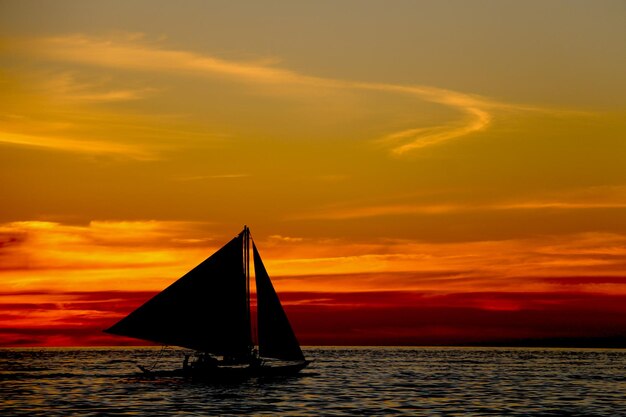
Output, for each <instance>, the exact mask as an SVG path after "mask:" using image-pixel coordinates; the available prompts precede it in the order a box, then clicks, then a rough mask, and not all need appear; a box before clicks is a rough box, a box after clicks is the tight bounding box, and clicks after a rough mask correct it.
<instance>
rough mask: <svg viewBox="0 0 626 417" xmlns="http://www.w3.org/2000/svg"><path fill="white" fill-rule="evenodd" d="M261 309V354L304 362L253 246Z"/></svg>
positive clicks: (259, 313) (258, 308)
mask: <svg viewBox="0 0 626 417" xmlns="http://www.w3.org/2000/svg"><path fill="white" fill-rule="evenodd" d="M252 248H253V251H254V273H255V275H256V293H257V310H258V317H257V319H258V329H259V330H258V332H259V354H260V355H261V356H263V357H267V358H276V359H283V360H294V361H295V360H304V355H303V354H302V350H301V349H300V345H299V344H298V340H297V339H296V335H295V334H294V333H293V330H292V329H291V325H290V324H289V320H288V319H287V315H286V314H285V310H283V306H282V305H281V304H280V300H279V299H278V295H276V291H275V290H274V286H273V285H272V282H271V281H270V277H269V275H268V274H267V271H266V270H265V266H263V261H261V257H260V256H259V252H258V251H257V249H256V245H255V244H254V243H253V244H252Z"/></svg>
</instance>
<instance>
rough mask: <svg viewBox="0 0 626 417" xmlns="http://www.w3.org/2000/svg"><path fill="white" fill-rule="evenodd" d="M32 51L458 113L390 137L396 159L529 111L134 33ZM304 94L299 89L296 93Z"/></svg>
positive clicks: (51, 42) (48, 41)
mask: <svg viewBox="0 0 626 417" xmlns="http://www.w3.org/2000/svg"><path fill="white" fill-rule="evenodd" d="M22 44H24V45H25V46H28V48H23V50H28V51H29V53H37V54H39V55H41V56H45V57H47V58H49V59H54V60H62V61H69V62H76V63H82V64H90V65H97V66H104V67H109V68H121V69H129V70H140V71H161V72H172V73H176V74H195V75H198V76H210V77H226V78H228V79H231V80H233V81H239V82H248V83H253V84H261V85H269V86H273V88H280V89H282V90H284V88H285V86H291V88H292V89H293V88H294V87H301V88H306V89H307V94H313V93H315V92H316V91H317V90H318V89H320V88H322V89H331V90H333V89H334V90H337V89H340V90H341V89H344V90H346V89H347V90H368V91H378V92H387V93H392V94H404V95H410V96H413V97H416V98H418V99H420V100H424V101H427V102H431V103H436V104H441V105H444V106H447V107H450V108H453V109H456V110H458V111H459V112H460V113H462V114H463V115H464V117H463V118H462V119H460V120H456V121H452V122H450V123H448V124H445V125H443V126H435V127H427V128H423V127H419V128H410V129H404V130H401V131H398V132H392V133H389V134H388V135H386V136H384V137H383V138H380V139H379V140H378V142H379V143H385V144H388V145H389V146H390V147H391V149H392V152H393V153H395V154H398V155H401V154H405V153H407V152H410V151H414V150H416V149H420V148H425V147H429V146H434V145H439V144H442V143H445V142H447V141H450V140H452V139H456V138H460V137H463V136H466V135H469V134H471V133H476V132H479V131H482V130H485V129H486V128H487V127H488V126H489V125H490V123H491V122H492V120H493V118H494V113H495V112H496V111H499V110H507V109H508V110H510V109H517V110H523V109H527V108H525V107H522V106H516V105H513V104H510V103H501V102H498V101H495V100H491V99H488V98H485V97H480V96H476V95H470V94H465V93H461V92H457V91H452V90H447V89H442V88H435V87H430V86H411V85H395V84H384V83H367V82H354V81H349V80H340V79H332V78H323V77H315V76H309V75H305V74H301V73H298V72H295V71H291V70H288V69H283V68H279V67H275V66H271V65H268V64H267V62H237V61H229V60H225V59H221V58H217V57H214V56H211V55H207V54H200V53H195V52H190V51H181V50H174V49H166V48H162V47H161V46H160V45H159V44H155V43H149V42H147V41H145V40H144V39H143V37H142V36H137V35H136V34H132V35H127V36H117V37H116V38H113V39H112V38H109V39H105V38H95V37H90V36H85V35H67V36H55V37H48V38H37V39H30V40H22ZM298 91H300V90H298ZM136 93H137V92H135V93H133V92H131V91H117V92H109V96H107V95H106V94H104V95H102V96H101V99H106V98H107V97H108V98H109V99H113V98H115V97H118V98H120V99H122V98H125V97H126V98H131V97H133V94H136Z"/></svg>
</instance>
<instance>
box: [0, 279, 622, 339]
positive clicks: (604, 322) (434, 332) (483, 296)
mask: <svg viewBox="0 0 626 417" xmlns="http://www.w3.org/2000/svg"><path fill="white" fill-rule="evenodd" d="M152 295H154V293H152V292H122V291H103V292H68V293H62V294H60V293H54V294H48V295H47V296H48V297H50V298H53V299H54V302H49V303H44V304H40V303H39V302H38V300H40V299H41V297H42V296H46V293H34V292H31V293H20V294H17V293H13V294H11V296H12V297H13V298H15V299H16V300H19V301H18V302H14V303H5V304H3V305H0V323H4V325H3V326H2V327H0V345H4V346H53V345H142V344H146V343H145V342H142V341H140V340H132V339H125V338H120V337H115V336H109V335H106V334H104V333H102V329H104V328H106V327H108V326H110V325H111V324H113V323H114V322H116V321H117V320H118V319H119V318H121V317H123V316H124V315H125V314H127V313H128V312H130V311H132V310H133V309H134V308H136V307H138V306H139V305H141V304H142V303H143V302H144V301H146V300H147V299H149V298H150V297H151V296H152ZM8 297H9V294H3V298H4V299H7V298H8ZM29 297H36V300H35V301H33V302H29V301H28V298H29ZM281 300H282V301H283V304H284V305H285V310H286V311H287V314H288V315H289V317H290V319H291V322H292V325H293V327H294V330H295V332H296V334H297V335H298V338H299V339H300V342H301V343H302V344H304V345H445V344H480V343H491V342H498V341H511V340H520V339H529V338H530V339H533V338H534V339H536V338H555V337H561V338H563V337H566V338H568V337H575V338H580V337H608V336H616V335H624V334H625V332H626V295H607V294H595V293H580V292H558V293H554V292H550V293H547V292H541V293H521V292H520V293H499V292H476V293H458V294H444V295H442V294H438V295H437V294H432V293H418V292H409V291H394V292H356V293H329V292H322V293H320V292H287V293H283V294H281ZM29 317H32V320H29V319H28V318H29ZM42 317H43V319H42ZM11 323H19V325H11Z"/></svg>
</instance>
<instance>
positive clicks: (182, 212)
mask: <svg viewBox="0 0 626 417" xmlns="http://www.w3.org/2000/svg"><path fill="white" fill-rule="evenodd" d="M625 17H626V3H624V2H623V1H617V0H615V1H610V0H606V1H595V2H590V1H577V0H568V1H565V0H562V1H559V0H555V1H550V2H545V1H532V0H531V1H525V2H512V1H495V0H494V1H485V0H479V1H472V2H467V1H461V0H458V1H434V0H432V1H428V0H423V1H394V2H385V1H348V0H346V1H341V2H332V1H320V2H289V1H267V2H251V1H186V2H177V3H176V2H165V1H107V2H83V1H67V0H59V1H55V2H48V1H33V0H25V1H17V0H15V1H7V0H0V190H1V194H0V195H1V196H2V199H1V201H2V204H1V205H0V345H1V346H77V345H78V346H82V345H117V344H129V343H142V342H133V341H132V340H129V339H124V338H119V337H115V336H111V335H107V334H103V333H102V332H101V330H102V329H104V328H106V327H109V326H110V325H111V324H113V323H115V322H116V321H117V320H118V319H120V318H121V317H123V316H124V315H125V314H127V313H129V312H130V311H132V310H133V309H134V308H136V307H137V306H139V305H141V304H142V303H143V302H144V301H145V300H147V299H148V298H150V296H152V295H153V294H155V293H156V292H158V291H160V290H161V289H163V288H165V287H166V286H167V285H169V284H170V283H171V282H173V281H174V280H176V279H177V278H179V277H180V276H182V275H183V274H184V273H185V272H187V271H188V270H190V269H191V268H192V267H194V266H195V265H197V264H198V263H200V262H201V261H202V260H203V259H205V258H206V257H208V256H209V255H210V254H211V253H213V252H214V251H215V250H216V249H218V248H219V247H221V246H222V245H223V244H224V243H226V242H227V241H229V240H230V239H231V238H232V237H234V236H235V235H237V234H238V233H239V232H240V231H241V229H242V228H243V225H244V224H247V225H248V226H249V227H250V228H251V231H252V236H253V238H254V240H255V242H256V245H257V247H258V248H259V251H260V253H261V255H262V256H263V259H264V262H265V265H266V267H267V270H268V272H269V274H270V276H271V277H272V280H273V282H274V285H275V288H276V290H277V291H278V293H279V295H280V297H281V299H282V301H283V304H284V306H285V309H286V311H287V314H288V315H289V317H290V319H291V321H292V324H293V327H294V329H295V332H296V334H297V336H298V338H299V339H300V341H301V343H303V344H309V345H316V344H325V345H342V344H343V345H346V344H347V345H350V344H356V345H359V344H361V345H362V344H365V345H405V344H408V345H431V344H467V343H478V344H480V343H487V342H497V341H511V340H522V339H542V338H595V337H602V338H612V337H625V336H626V169H625V168H624V167H626V77H624V74H625V73H626V24H624V23H625Z"/></svg>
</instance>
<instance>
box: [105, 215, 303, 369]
mask: <svg viewBox="0 0 626 417" xmlns="http://www.w3.org/2000/svg"><path fill="white" fill-rule="evenodd" d="M251 241H252V237H251V235H250V229H249V228H248V227H247V226H244V229H243V231H242V232H241V233H239V234H238V235H237V237H235V238H234V239H232V240H231V241H230V242H228V243H227V244H226V245H224V246H223V247H222V248H221V249H219V250H218V251H217V252H215V253H214V254H213V255H211V256H210V257H209V258H207V259H206V260H204V261H203V262H202V263H200V264H199V265H198V266H196V267H195V268H193V269H192V270H191V271H189V272H188V273H187V274H185V275H184V276H183V277H182V278H180V279H178V280H177V281H176V282H174V283H173V284H171V285H170V286H169V287H167V288H166V289H164V290H163V291H161V292H160V293H158V294H157V295H155V296H154V297H153V298H151V299H150V300H148V301H147V302H146V303H145V304H143V305H142V306H140V307H139V308H137V309H136V310H134V311H133V312H131V313H130V314H129V315H128V316H126V317H124V318H123V319H122V320H120V321H119V322H117V323H116V324H114V325H113V326H111V327H110V328H108V329H106V330H105V332H107V333H111V334H115V335H120V336H127V337H132V338H136V339H142V340H148V341H151V342H156V343H160V344H163V345H171V346H181V347H185V348H189V349H193V350H195V351H196V353H197V355H196V356H197V358H198V359H197V360H196V361H195V362H192V363H191V364H188V362H187V358H185V363H184V366H183V368H182V369H180V370H177V371H175V373H176V374H179V375H183V376H190V377H199V378H228V377H233V376H243V377H246V376H266V375H290V374H295V373H297V372H299V371H300V370H301V369H303V368H304V367H306V366H307V365H308V364H309V363H310V362H309V361H307V360H306V359H305V358H304V354H303V353H302V349H301V348H300V345H299V343H298V340H297V339H296V336H295V334H294V332H293V330H292V328H291V324H290V323H289V319H288V318H287V315H286V314H285V311H284V309H283V307H282V305H281V303H280V300H279V299H278V295H277V294H276V291H275V290H274V286H273V285H272V282H271V280H270V277H269V275H268V273H267V271H266V270H265V266H264V265H263V261H262V260H261V257H260V255H259V252H258V250H257V248H256V245H255V244H254V242H253V241H252V251H253V257H254V271H255V277H256V293H257V310H258V313H257V321H258V326H257V329H258V330H257V333H258V350H257V349H256V347H255V346H254V342H253V337H252V325H251V323H252V320H251V311H250V243H251ZM142 369H143V370H144V372H147V373H150V372H151V371H148V370H146V369H145V368H142Z"/></svg>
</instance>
